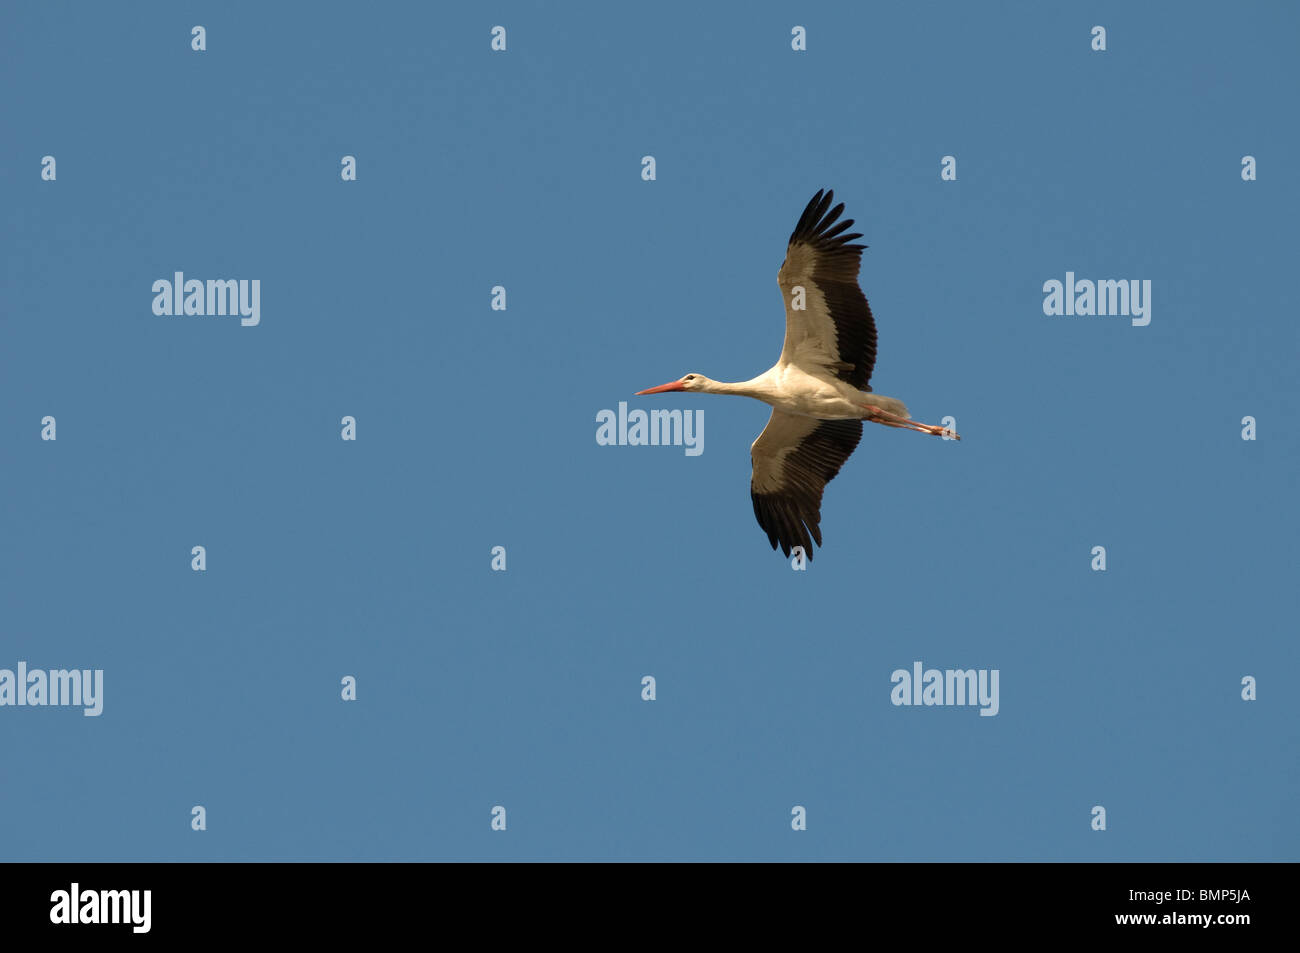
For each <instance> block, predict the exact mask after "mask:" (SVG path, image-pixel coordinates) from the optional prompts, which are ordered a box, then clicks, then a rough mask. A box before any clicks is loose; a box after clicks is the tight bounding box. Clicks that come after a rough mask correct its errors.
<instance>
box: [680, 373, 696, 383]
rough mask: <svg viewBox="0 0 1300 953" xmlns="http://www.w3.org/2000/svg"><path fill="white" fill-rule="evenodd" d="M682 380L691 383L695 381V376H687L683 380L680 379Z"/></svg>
mask: <svg viewBox="0 0 1300 953" xmlns="http://www.w3.org/2000/svg"><path fill="white" fill-rule="evenodd" d="M682 380H687V381H693V380H695V375H694V374H687V375H686V376H685V377H684V378H682Z"/></svg>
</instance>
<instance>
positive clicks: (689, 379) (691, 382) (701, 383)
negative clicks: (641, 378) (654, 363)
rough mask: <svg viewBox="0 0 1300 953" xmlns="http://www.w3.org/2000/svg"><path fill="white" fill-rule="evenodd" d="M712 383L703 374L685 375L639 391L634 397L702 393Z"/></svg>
mask: <svg viewBox="0 0 1300 953" xmlns="http://www.w3.org/2000/svg"><path fill="white" fill-rule="evenodd" d="M712 383H713V381H711V380H709V379H708V378H707V377H705V376H704V375H703V374H687V375H686V376H685V377H679V378H678V379H677V380H675V381H669V382H668V383H667V384H660V385H659V386H658V387H651V388H648V389H647V390H639V391H637V392H636V394H635V395H634V396H636V397H640V396H641V395H642V394H666V393H668V392H669V391H674V390H690V391H702V390H707V389H708V386H709V385H710V384H712Z"/></svg>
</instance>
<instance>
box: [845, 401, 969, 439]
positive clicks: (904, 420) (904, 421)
mask: <svg viewBox="0 0 1300 953" xmlns="http://www.w3.org/2000/svg"><path fill="white" fill-rule="evenodd" d="M862 409H863V410H865V411H866V412H867V416H866V419H867V420H871V421H875V422H876V423H878V424H884V425H885V426H886V427H898V428H899V429H900V430H915V431H916V432H917V433H928V434H930V435H931V436H933V437H943V436H948V437H951V438H952V439H953V440H960V439H961V437H960V436H959V435H958V434H957V432H956V431H955V430H949V429H948V428H947V427H941V426H939V425H937V424H923V423H920V422H918V421H915V420H912V419H911V418H909V417H899V416H898V415H897V414H891V413H890V412H889V411H887V410H881V409H880V408H879V407H877V406H875V405H874V404H863V405H862Z"/></svg>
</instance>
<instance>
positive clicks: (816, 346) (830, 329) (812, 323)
mask: <svg viewBox="0 0 1300 953" xmlns="http://www.w3.org/2000/svg"><path fill="white" fill-rule="evenodd" d="M834 198H835V193H834V192H826V193H825V194H824V195H823V194H822V193H821V192H820V191H819V192H818V193H817V194H816V195H814V196H813V197H812V201H811V202H809V203H808V207H807V208H805V209H804V210H803V215H801V216H799V224H797V225H795V227H794V231H793V232H792V233H791V234H790V245H789V247H787V248H786V252H785V261H784V263H782V265H781V270H780V271H779V272H778V273H777V276H776V280H777V283H778V284H779V285H780V286H781V296H782V297H783V298H784V299H785V346H784V347H783V348H782V349H781V362H782V363H786V364H797V365H799V366H801V367H803V368H805V369H807V370H809V371H811V372H814V373H816V372H817V371H818V370H820V369H821V368H823V367H824V368H828V369H829V370H830V372H831V373H833V374H835V375H836V376H837V377H839V378H840V379H841V380H844V381H848V382H849V383H850V384H852V385H853V386H854V387H856V388H857V389H858V390H868V391H869V390H871V388H870V387H869V386H868V384H869V382H870V380H871V370H872V368H874V367H875V365H876V322H875V320H874V319H873V318H872V317H871V308H870V307H868V305H867V299H866V297H865V296H864V295H863V294H862V289H861V288H860V287H858V268H859V267H860V266H861V264H862V250H863V249H864V248H865V247H866V246H865V245H854V244H850V243H851V242H852V240H853V239H855V238H861V237H862V235H861V234H860V233H858V232H853V233H852V234H848V235H845V234H843V233H844V232H845V231H847V230H848V228H849V227H850V226H851V225H852V224H853V219H851V218H847V219H845V220H844V221H842V222H840V223H839V224H838V225H836V224H835V220H836V219H837V218H839V217H840V213H841V212H843V211H844V203H843V202H841V203H840V204H839V205H837V206H835V207H834V208H831V202H832V201H833V200H834ZM828 209H829V211H827V210H828ZM797 288H802V289H803V292H802V295H800V294H799V293H798V292H797V291H796V289H797ZM800 299H802V300H800ZM798 304H802V305H803V309H802V310H796V306H797V305H798Z"/></svg>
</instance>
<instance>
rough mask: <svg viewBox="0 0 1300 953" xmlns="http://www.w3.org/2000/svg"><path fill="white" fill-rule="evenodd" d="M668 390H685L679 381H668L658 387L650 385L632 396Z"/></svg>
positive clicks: (661, 392)
mask: <svg viewBox="0 0 1300 953" xmlns="http://www.w3.org/2000/svg"><path fill="white" fill-rule="evenodd" d="M670 390H686V388H685V387H683V386H682V382H681V381H669V382H668V383H667V384H660V385H659V386H658V387H651V388H650V389H649V390H639V391H637V392H636V393H635V394H633V395H632V396H633V397H640V396H641V395H642V394H666V393H668V391H670Z"/></svg>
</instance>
